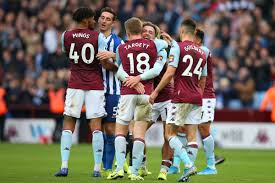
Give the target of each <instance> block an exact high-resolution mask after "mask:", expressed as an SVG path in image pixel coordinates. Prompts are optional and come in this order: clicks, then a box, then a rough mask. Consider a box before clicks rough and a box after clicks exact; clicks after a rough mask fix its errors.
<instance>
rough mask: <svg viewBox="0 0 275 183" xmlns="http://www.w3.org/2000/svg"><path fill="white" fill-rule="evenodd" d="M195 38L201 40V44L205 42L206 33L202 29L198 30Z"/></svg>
mask: <svg viewBox="0 0 275 183" xmlns="http://www.w3.org/2000/svg"><path fill="white" fill-rule="evenodd" d="M195 36H196V37H197V38H199V39H200V40H201V43H203V42H204V32H203V30H201V29H196V33H195Z"/></svg>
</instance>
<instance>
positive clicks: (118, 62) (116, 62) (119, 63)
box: [115, 45, 121, 66]
mask: <svg viewBox="0 0 275 183" xmlns="http://www.w3.org/2000/svg"><path fill="white" fill-rule="evenodd" d="M119 46H120V45H119ZM119 46H118V47H117V48H116V61H115V64H116V65H117V66H119V65H121V59H120V56H119V51H118V49H119Z"/></svg>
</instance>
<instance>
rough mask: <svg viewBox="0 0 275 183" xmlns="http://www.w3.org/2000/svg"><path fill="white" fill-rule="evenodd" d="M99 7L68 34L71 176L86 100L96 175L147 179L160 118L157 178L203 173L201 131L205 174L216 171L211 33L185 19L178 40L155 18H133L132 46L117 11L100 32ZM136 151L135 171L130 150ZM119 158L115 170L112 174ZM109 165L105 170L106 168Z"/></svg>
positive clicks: (64, 148) (65, 154)
mask: <svg viewBox="0 0 275 183" xmlns="http://www.w3.org/2000/svg"><path fill="white" fill-rule="evenodd" d="M94 16H95V14H94V12H93V11H92V10H91V9H89V8H86V7H83V8H79V9H77V10H76V11H75V12H74V13H73V20H74V21H75V22H76V23H77V26H76V27H75V28H73V29H72V30H66V31H65V32H64V33H63V34H62V37H61V43H62V50H63V51H64V52H65V54H66V55H67V56H68V58H69V60H70V69H71V75H70V79H69V82H68V89H67V92H66V100H65V109H64V123H63V131H62V136H61V149H60V150H61V160H62V164H61V169H60V170H59V171H58V172H57V173H56V174H55V176H67V175H68V160H69V155H70V150H71V146H72V134H73V131H74V129H75V124H76V119H77V118H79V117H80V114H81V109H82V107H83V105H85V107H86V118H87V119H89V121H90V122H89V127H90V129H91V131H92V146H93V154H94V172H93V176H94V177H101V176H103V171H104V173H106V176H107V179H117V178H122V177H124V173H125V170H126V172H127V173H128V174H129V176H128V178H129V179H131V180H143V179H144V176H146V175H147V174H149V173H150V172H148V170H147V168H146V146H145V133H146V131H147V129H148V128H150V126H151V125H152V124H153V123H155V122H157V121H158V119H161V121H163V124H164V144H163V147H162V162H161V169H160V173H159V175H158V177H157V178H158V180H166V179H167V174H169V173H178V172H179V165H180V162H183V164H184V170H183V173H182V175H181V177H180V178H179V181H180V182H186V181H188V180H189V177H190V176H192V175H195V174H196V173H197V169H196V167H195V160H196V155H197V151H198V143H197V129H198V130H199V132H200V135H201V137H202V139H203V140H202V141H203V149H204V151H205V154H206V161H207V166H206V168H205V169H204V170H202V171H200V172H199V173H198V174H201V175H209V174H217V169H216V167H215V155H214V140H213V137H212V136H211V134H210V125H211V122H212V121H213V120H214V110H215V103H216V100H215V91H214V88H213V81H212V60H211V53H210V51H209V49H207V48H206V47H205V46H203V40H204V32H203V31H202V30H201V29H198V28H197V26H196V23H195V22H194V21H193V20H191V19H186V20H184V21H183V22H182V24H181V26H180V29H179V30H178V34H179V37H180V42H177V41H175V40H174V39H173V38H171V36H169V35H168V34H167V33H165V32H161V31H160V30H159V28H158V27H157V26H156V25H154V24H153V23H151V22H142V21H141V20H140V19H139V18H135V17H133V18H130V19H128V20H127V21H126V22H125V24H124V26H125V30H126V35H127V41H125V43H124V42H123V41H122V40H121V39H120V38H119V37H118V36H117V35H116V34H114V33H112V27H113V25H114V23H115V21H116V13H115V12H114V11H113V10H112V9H111V8H109V7H106V8H103V9H102V10H101V12H100V16H99V19H98V29H99V30H98V31H95V30H94V26H95V20H94ZM128 152H129V155H130V162H129V163H130V168H129V169H128V167H127V166H126V155H127V153H128ZM114 156H115V157H116V158H115V159H116V168H115V170H113V171H112V168H113V161H114ZM102 164H103V169H102V167H101V166H102Z"/></svg>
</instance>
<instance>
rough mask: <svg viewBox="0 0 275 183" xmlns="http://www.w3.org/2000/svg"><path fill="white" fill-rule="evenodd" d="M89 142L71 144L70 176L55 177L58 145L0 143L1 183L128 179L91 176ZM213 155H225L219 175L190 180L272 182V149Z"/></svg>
mask: <svg viewBox="0 0 275 183" xmlns="http://www.w3.org/2000/svg"><path fill="white" fill-rule="evenodd" d="M91 148H92V147H91V145H87V144H82V145H74V146H73V148H72V152H71V157H70V162H69V167H70V168H69V176H68V177H67V178H56V177H54V176H53V174H54V173H55V172H56V171H57V170H58V169H59V167H60V152H59V149H60V147H59V145H31V144H0V182H1V183H10V182H14V183H19V182H20V183H63V182H66V183H85V182H95V181H96V182H97V183H101V182H115V181H116V182H130V180H127V177H126V176H125V177H124V179H119V180H112V181H111V180H106V179H105V178H92V177H91V174H92V167H93V166H92V165H93V163H92V153H91ZM216 154H218V155H222V156H225V157H226V161H225V162H224V163H223V164H221V165H218V166H217V169H218V175H213V176H198V175H197V176H194V177H192V178H191V182H193V183H199V182H200V183H223V182H226V183H227V182H228V183H229V182H236V183H239V182H243V183H248V182H251V183H259V182H262V183H275V151H274V150H273V151H271V150H270V151H263V150H224V149H217V150H216ZM160 160H161V151H160V148H149V149H148V163H147V165H148V168H149V170H150V171H152V173H153V174H152V175H149V176H147V177H145V181H144V182H148V183H149V182H150V183H153V182H161V181H158V180H156V177H157V175H158V171H159V168H160ZM204 163H205V161H204V153H203V151H202V150H200V151H199V153H198V158H197V162H196V165H197V168H198V170H201V169H202V168H203V167H204ZM179 176H180V175H171V176H168V181H167V182H177V179H178V177H179Z"/></svg>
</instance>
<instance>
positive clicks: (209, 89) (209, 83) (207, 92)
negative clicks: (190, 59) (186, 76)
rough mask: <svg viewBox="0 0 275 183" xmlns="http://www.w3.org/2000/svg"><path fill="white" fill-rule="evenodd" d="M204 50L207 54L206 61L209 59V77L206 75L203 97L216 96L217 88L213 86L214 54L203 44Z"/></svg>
mask: <svg viewBox="0 0 275 183" xmlns="http://www.w3.org/2000/svg"><path fill="white" fill-rule="evenodd" d="M201 48H202V49H203V51H204V52H205V55H206V61H207V77H206V83H205V87H204V91H203V98H215V89H214V86H213V74H212V56H211V53H210V50H209V49H208V48H207V47H205V46H201Z"/></svg>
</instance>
